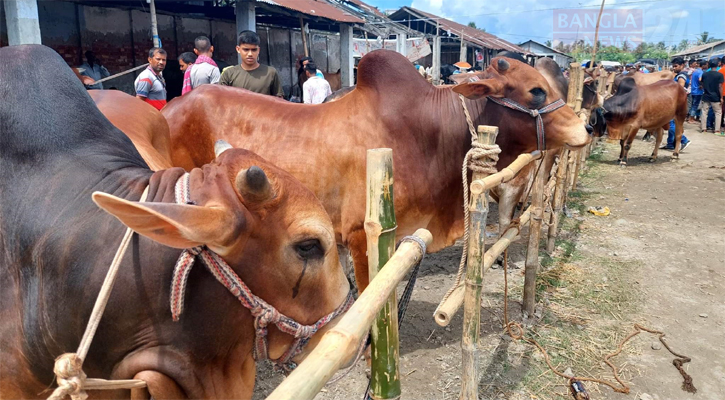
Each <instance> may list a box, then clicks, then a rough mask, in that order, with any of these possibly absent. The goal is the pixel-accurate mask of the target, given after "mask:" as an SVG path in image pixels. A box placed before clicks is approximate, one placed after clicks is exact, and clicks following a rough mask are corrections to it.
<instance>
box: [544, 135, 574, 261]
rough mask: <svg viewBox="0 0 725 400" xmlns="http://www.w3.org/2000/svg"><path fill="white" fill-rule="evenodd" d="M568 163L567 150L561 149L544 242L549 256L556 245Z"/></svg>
mask: <svg viewBox="0 0 725 400" xmlns="http://www.w3.org/2000/svg"><path fill="white" fill-rule="evenodd" d="M568 163H569V150H567V149H562V150H561V152H560V153H559V167H558V168H557V170H556V188H555V189H554V193H553V194H552V199H551V216H550V220H549V234H548V238H547V241H546V251H547V252H548V253H549V254H551V253H552V252H553V251H554V246H555V245H556V236H557V229H558V227H559V215H560V213H561V210H562V202H563V200H564V193H563V192H564V188H565V187H566V186H564V183H565V180H566V168H567V165H568Z"/></svg>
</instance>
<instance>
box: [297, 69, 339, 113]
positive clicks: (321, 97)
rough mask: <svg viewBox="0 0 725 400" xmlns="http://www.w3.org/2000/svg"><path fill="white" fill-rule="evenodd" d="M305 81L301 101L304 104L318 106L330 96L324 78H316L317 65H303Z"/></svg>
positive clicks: (329, 90) (328, 87)
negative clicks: (302, 100)
mask: <svg viewBox="0 0 725 400" xmlns="http://www.w3.org/2000/svg"><path fill="white" fill-rule="evenodd" d="M305 74H306V75H307V80H306V81H305V83H304V84H303V85H302V93H303V97H302V98H303V99H304V101H305V103H306V104H320V103H322V102H323V101H325V98H327V96H329V95H331V94H332V90H331V89H330V84H329V83H328V82H327V81H326V80H325V78H320V77H319V76H317V65H315V63H313V62H309V63H307V65H305Z"/></svg>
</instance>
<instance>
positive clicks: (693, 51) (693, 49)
mask: <svg viewBox="0 0 725 400" xmlns="http://www.w3.org/2000/svg"><path fill="white" fill-rule="evenodd" d="M723 43H725V40H718V41H717V42H712V43H705V44H701V45H699V46H693V47H690V48H689V49H687V50H685V51H681V52H679V53H677V54H675V55H673V57H676V56H688V55H690V54H697V53H700V52H702V51H705V50H710V49H711V48H714V47H715V46H719V45H721V44H723Z"/></svg>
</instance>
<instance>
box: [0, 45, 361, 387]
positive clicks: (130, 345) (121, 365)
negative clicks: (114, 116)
mask: <svg viewBox="0 0 725 400" xmlns="http://www.w3.org/2000/svg"><path fill="white" fill-rule="evenodd" d="M28 65H32V66H33V68H28ZM0 70H2V71H3V74H4V75H3V83H2V85H0V96H1V98H2V99H3V100H4V101H3V102H2V103H0V129H1V130H2V135H0V147H1V148H2V149H3V150H2V152H1V153H0V170H2V171H3V175H2V178H0V237H1V238H2V239H1V240H0V254H1V256H0V284H1V285H2V291H0V359H2V362H0V398H3V399H25V398H47V397H48V396H49V394H50V392H49V391H48V388H50V387H51V386H52V385H53V380H54V379H53V378H54V376H53V362H54V359H55V358H56V357H58V356H59V355H61V354H63V353H66V352H73V351H75V350H76V348H77V346H78V343H79V341H80V338H81V336H82V334H83V331H84V329H85V326H86V323H87V321H88V317H89V315H90V313H91V309H92V308H93V304H94V301H95V299H96V296H97V294H98V291H99V289H100V287H101V284H102V281H103V279H104V276H105V274H106V271H107V270H108V266H109V264H110V263H111V260H112V258H113V256H114V253H115V252H116V249H117V246H118V244H119V243H120V241H121V238H122V236H123V234H124V232H125V230H126V227H127V226H128V227H130V228H132V229H134V230H135V231H136V232H138V233H139V234H140V236H139V235H134V236H133V237H132V239H131V243H130V246H129V249H128V251H127V252H126V254H125V256H124V258H123V260H122V263H121V266H120V271H119V275H118V277H117V281H116V284H115V288H114V290H113V292H112V295H111V297H110V301H109V303H108V306H107V307H106V310H105V313H104V315H103V319H102V320H101V323H100V326H99V328H98V331H97V332H96V334H95V337H94V339H93V344H92V346H91V348H90V352H89V353H88V356H87V358H86V359H85V363H84V365H83V368H84V370H85V372H86V373H87V374H88V375H89V376H90V377H94V378H110V379H130V378H136V379H143V380H145V381H146V382H148V392H149V393H150V396H151V397H153V398H156V399H180V398H190V399H210V398H216V399H232V398H233V399H250V398H251V396H252V390H253V385H254V377H255V361H254V359H253V357H252V347H253V342H254V338H255V326H254V318H253V317H252V314H251V313H250V311H249V310H248V309H246V308H244V307H243V306H242V305H241V304H240V302H239V300H238V299H237V298H236V297H235V295H233V294H231V293H230V292H229V291H228V290H227V289H226V288H225V287H224V286H222V284H220V283H219V282H218V281H217V280H216V279H215V278H214V277H213V276H212V275H211V273H209V271H206V270H205V267H204V266H203V264H202V263H201V260H197V266H196V267H195V268H194V269H192V270H191V272H190V275H189V276H188V281H187V282H188V283H187V291H188V292H189V293H188V296H186V304H185V307H184V308H185V309H184V312H183V314H181V316H180V320H179V321H178V322H174V321H173V320H172V317H171V313H170V310H169V295H170V292H171V289H172V287H171V284H172V274H173V271H174V266H175V264H176V261H177V259H178V258H179V254H180V253H181V250H180V249H185V248H192V247H196V246H202V245H205V246H206V248H208V249H210V250H212V251H214V252H215V253H217V254H218V255H219V256H221V257H222V258H223V259H224V260H226V262H227V263H229V265H230V266H231V267H232V269H233V271H234V273H235V274H237V275H238V276H239V277H240V278H241V279H242V280H243V281H244V282H245V283H246V284H247V286H248V287H249V288H250V289H251V290H252V292H253V293H254V294H256V295H257V296H259V297H260V298H262V299H264V300H265V301H266V302H268V303H269V304H271V305H273V306H274V307H276V308H277V310H278V311H279V312H281V313H283V314H285V315H287V316H289V317H291V318H293V319H295V320H297V321H299V322H300V323H302V324H313V323H314V322H315V321H317V320H318V319H320V318H321V317H323V316H325V315H327V314H328V313H330V312H331V311H333V310H335V309H336V308H338V307H339V305H340V304H341V303H342V302H343V300H344V299H345V298H346V296H347V295H348V284H347V281H346V279H345V276H344V274H343V273H342V270H341V269H340V266H339V261H338V256H337V252H336V251H335V237H334V233H333V227H332V224H331V221H330V219H329V217H328V215H327V214H326V213H325V211H324V208H323V207H322V205H321V204H320V202H319V200H317V199H316V198H315V197H314V195H313V194H312V192H310V191H309V190H307V189H305V188H304V187H303V186H302V185H301V184H300V183H299V182H298V181H297V180H295V179H294V178H293V177H292V176H291V175H289V174H288V173H286V172H284V171H282V170H280V169H279V168H276V167H274V166H273V165H271V164H270V163H268V162H267V161H265V160H263V159H262V158H260V157H259V156H256V155H254V154H252V153H250V152H248V151H246V150H238V149H234V150H228V151H226V152H224V153H223V154H221V155H220V156H219V158H217V159H216V160H214V161H213V162H212V163H211V164H207V165H204V166H203V167H202V168H196V169H193V170H192V171H191V173H190V175H189V180H188V189H189V190H188V191H184V190H182V192H186V193H188V194H189V197H190V198H189V201H190V202H189V203H187V204H175V202H174V198H175V185H176V183H177V182H178V181H179V179H180V178H181V177H183V176H184V170H183V169H181V168H172V169H168V170H163V171H157V172H152V171H150V170H149V169H148V167H147V166H146V164H145V163H144V161H143V159H142V158H141V156H140V155H139V154H138V152H137V151H136V149H135V148H134V146H133V144H132V143H131V141H130V140H129V139H128V138H127V137H126V136H125V135H124V134H123V133H121V132H120V131H119V130H118V129H116V128H114V127H113V126H112V125H111V124H110V123H109V122H108V120H107V119H106V118H104V117H103V115H102V114H101V113H100V112H99V111H98V108H97V107H96V106H95V105H94V103H93V102H92V101H91V99H90V97H89V96H88V95H87V94H86V91H85V90H84V88H83V86H82V85H81V84H80V83H79V82H78V80H77V78H76V77H75V76H74V75H73V74H72V73H71V71H70V70H69V69H68V68H67V67H66V66H65V63H64V62H63V60H62V58H61V57H60V56H58V54H57V53H55V52H53V51H52V50H51V49H49V48H47V47H43V46H10V47H4V48H0ZM28 93H32V94H33V96H28V95H27V94H28ZM147 185H148V189H149V190H148V199H147V202H145V203H139V202H138V200H139V198H140V197H141V193H142V192H143V190H144V188H145V187H146V186H147ZM94 193H95V194H94ZM92 194H93V199H94V200H95V202H96V203H97V204H98V205H100V206H101V207H102V208H103V209H105V210H107V211H108V212H105V211H103V210H101V209H100V208H98V206H96V204H94V202H93V201H91V196H92ZM109 213H110V214H109ZM111 214H112V215H111ZM119 220H120V221H121V222H119ZM319 336H320V335H319V334H318V335H316V336H314V337H313V340H314V339H315V338H317V337H319ZM267 337H268V340H269V355H270V357H271V358H276V357H279V356H280V355H281V354H282V353H283V352H284V351H285V350H286V349H287V348H289V346H290V343H292V341H293V337H292V336H291V335H288V334H286V333H283V332H282V331H280V330H278V329H277V328H276V327H275V326H273V325H270V327H269V333H268V335H267ZM91 394H92V395H93V396H94V397H101V398H129V397H134V398H148V393H146V394H145V396H144V393H140V392H134V393H130V392H129V391H127V390H116V391H106V392H91Z"/></svg>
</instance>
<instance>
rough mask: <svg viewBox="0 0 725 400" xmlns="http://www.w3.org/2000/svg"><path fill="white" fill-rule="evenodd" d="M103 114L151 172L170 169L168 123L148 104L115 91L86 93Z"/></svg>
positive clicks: (91, 91)
mask: <svg viewBox="0 0 725 400" xmlns="http://www.w3.org/2000/svg"><path fill="white" fill-rule="evenodd" d="M88 94H90V95H91V98H92V99H93V101H94V102H95V103H96V106H98V109H99V110H101V112H102V113H103V115H104V116H105V117H106V118H108V120H109V121H111V123H112V124H113V125H114V126H115V127H116V128H118V129H120V130H121V132H123V133H125V134H126V136H128V138H129V139H131V141H132V142H133V145H134V146H136V150H138V152H139V153H141V156H142V157H143V159H144V161H146V163H147V164H148V165H149V168H151V170H152V171H159V170H162V169H167V168H171V167H172V166H173V165H172V164H171V139H170V137H169V124H167V123H166V119H165V118H164V116H163V115H161V113H160V112H159V111H158V110H157V109H155V108H154V107H151V106H150V105H149V104H148V103H146V102H143V101H140V100H139V99H137V98H135V97H133V96H131V95H128V94H126V93H123V92H120V91H118V90H89V91H88Z"/></svg>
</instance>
